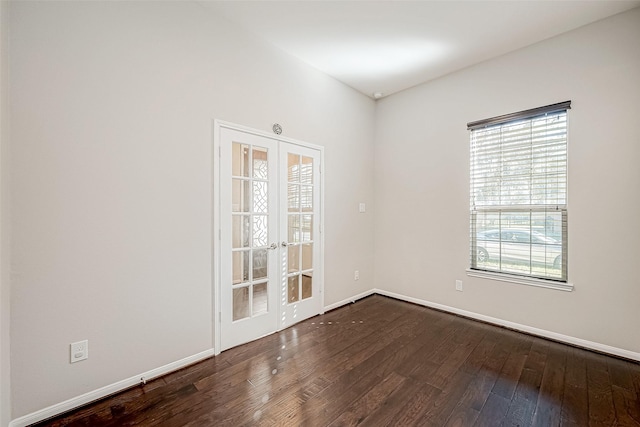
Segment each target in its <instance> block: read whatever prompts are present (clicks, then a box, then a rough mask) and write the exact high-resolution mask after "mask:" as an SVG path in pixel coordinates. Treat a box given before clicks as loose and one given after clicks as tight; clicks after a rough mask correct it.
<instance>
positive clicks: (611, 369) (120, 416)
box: [38, 295, 640, 427]
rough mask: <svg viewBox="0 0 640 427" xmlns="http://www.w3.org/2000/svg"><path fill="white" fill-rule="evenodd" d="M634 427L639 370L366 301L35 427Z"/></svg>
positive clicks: (442, 316)
mask: <svg viewBox="0 0 640 427" xmlns="http://www.w3.org/2000/svg"><path fill="white" fill-rule="evenodd" d="M359 424H362V425H369V426H405V425H418V426H499V425H505V426H545V427H546V426H640V364H637V363H633V362H629V361H625V360H620V359H616V358H613V357H608V356H604V355H601V354H596V353H593V352H590V351H586V350H582V349H577V348H574V347H570V346H566V345H563V344H559V343H556V342H552V341H547V340H545V339H541V338H537V337H532V336H529V335H525V334H520V333H518V332H514V331H510V330H506V329H503V328H499V327H495V326H492V325H487V324H484V323H479V322H475V321H473V320H469V319H465V318H461V317H458V316H454V315H451V314H447V313H442V312H439V311H435V310H431V309H428V308H425V307H420V306H417V305H413V304H409V303H405V302H401V301H397V300H394V299H390V298H386V297H382V296H378V295H374V296H370V297H368V298H365V299H363V300H360V301H358V302H356V303H355V304H351V305H348V306H345V307H341V308H339V309H337V310H334V311H331V312H329V313H327V314H325V315H322V316H317V317H314V318H312V319H309V320H307V321H304V322H301V323H299V324H297V325H295V326H293V327H291V328H289V329H287V330H284V331H282V332H280V333H277V334H273V335H271V336H268V337H266V338H263V339H260V340H258V341H255V342H252V343H249V344H246V345H243V346H240V347H236V348H233V349H231V350H228V351H225V352H223V353H222V354H221V355H219V356H217V357H214V358H211V359H208V360H205V361H203V362H200V363H198V364H196V365H193V366H190V367H188V368H185V369H183V370H180V371H177V372H174V373H171V374H169V375H166V376H164V377H162V378H159V379H156V380H154V381H151V382H149V383H147V384H146V385H144V386H139V387H135V388H132V389H129V390H127V391H124V392H122V393H120V394H117V395H115V396H112V397H110V398H106V399H103V400H100V401H98V402H96V403H94V404H92V405H89V406H85V407H83V408H80V409H77V410H75V411H73V412H70V413H67V414H64V415H62V416H60V417H57V418H55V419H52V420H49V421H47V422H42V423H39V424H38V425H39V426H92V427H96V426H130V425H141V426H251V425H257V426H275V425H278V426H289V425H291V426H346V425H359Z"/></svg>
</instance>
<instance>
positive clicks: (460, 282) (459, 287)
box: [456, 280, 462, 292]
mask: <svg viewBox="0 0 640 427" xmlns="http://www.w3.org/2000/svg"><path fill="white" fill-rule="evenodd" d="M456 291H460V292H462V280H456Z"/></svg>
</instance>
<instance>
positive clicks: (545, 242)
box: [476, 229, 562, 269]
mask: <svg viewBox="0 0 640 427" xmlns="http://www.w3.org/2000/svg"><path fill="white" fill-rule="evenodd" d="M476 257H477V258H476V261H477V263H478V264H484V263H487V262H490V261H502V262H504V261H507V262H512V263H525V264H529V260H531V263H533V264H537V265H544V266H547V267H553V268H555V269H560V268H561V267H562V244H561V243H560V242H558V241H557V240H555V239H553V238H551V237H548V236H545V235H544V234H542V233H540V232H538V231H535V230H533V231H531V230H527V229H502V230H487V231H481V232H478V233H477V239H476Z"/></svg>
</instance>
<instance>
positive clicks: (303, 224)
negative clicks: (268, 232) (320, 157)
mask: <svg viewBox="0 0 640 427" xmlns="http://www.w3.org/2000/svg"><path fill="white" fill-rule="evenodd" d="M314 185H315V183H314V159H313V158H312V157H307V156H304V155H301V154H297V153H290V152H289V153H287V185H286V188H287V240H286V248H287V257H286V259H287V262H286V265H287V268H286V289H287V291H286V303H287V304H295V303H297V302H299V301H303V300H306V299H308V298H312V297H313V296H314V295H313V271H314V265H313V251H314V235H313V234H314V232H313V230H314V191H316V189H315V188H314Z"/></svg>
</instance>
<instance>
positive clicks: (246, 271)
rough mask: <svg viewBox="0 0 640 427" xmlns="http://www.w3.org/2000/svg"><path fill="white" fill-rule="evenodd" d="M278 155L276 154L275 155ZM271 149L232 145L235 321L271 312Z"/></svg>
mask: <svg viewBox="0 0 640 427" xmlns="http://www.w3.org/2000/svg"><path fill="white" fill-rule="evenodd" d="M271 155H274V154H271ZM268 156H269V150H268V148H265V147H260V146H254V145H252V144H248V143H241V142H233V143H232V177H231V183H232V184H231V185H232V189H231V194H232V209H231V210H232V249H231V250H232V264H233V267H232V300H233V303H232V304H233V309H232V311H233V315H232V320H233V321H234V322H236V321H242V320H244V319H248V318H253V317H257V316H260V315H264V314H266V313H268V312H269V309H270V307H269V306H268V298H267V295H268V287H269V280H268V265H269V263H268V257H269V254H268V251H269V249H273V248H271V247H269V246H268V242H269V228H268V221H269V219H268V215H269V208H268V206H269V203H268V199H269V182H268V179H269V175H268V167H269V166H268Z"/></svg>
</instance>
